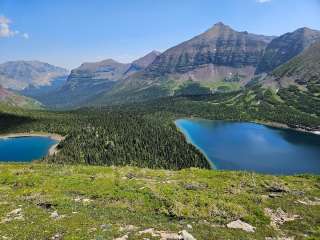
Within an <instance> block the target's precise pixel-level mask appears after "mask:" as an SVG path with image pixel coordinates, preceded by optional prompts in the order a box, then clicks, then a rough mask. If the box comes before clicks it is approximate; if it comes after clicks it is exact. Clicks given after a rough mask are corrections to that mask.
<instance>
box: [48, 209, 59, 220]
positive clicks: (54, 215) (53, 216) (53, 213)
mask: <svg viewBox="0 0 320 240" xmlns="http://www.w3.org/2000/svg"><path fill="white" fill-rule="evenodd" d="M50 217H51V218H53V219H58V218H59V217H60V216H59V214H58V212H57V211H54V212H52V213H51V215H50Z"/></svg>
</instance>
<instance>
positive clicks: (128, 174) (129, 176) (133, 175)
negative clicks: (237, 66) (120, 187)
mask: <svg viewBox="0 0 320 240" xmlns="http://www.w3.org/2000/svg"><path fill="white" fill-rule="evenodd" d="M126 177H127V178H128V179H133V178H135V177H136V175H135V174H134V173H131V172H129V173H127V174H126Z"/></svg>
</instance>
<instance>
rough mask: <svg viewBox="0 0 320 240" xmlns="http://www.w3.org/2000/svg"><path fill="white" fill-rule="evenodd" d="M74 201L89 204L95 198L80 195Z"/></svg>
mask: <svg viewBox="0 0 320 240" xmlns="http://www.w3.org/2000/svg"><path fill="white" fill-rule="evenodd" d="M74 201H75V202H82V203H83V204H89V203H91V202H92V201H93V200H92V199H90V198H83V197H80V196H78V197H76V198H75V199H74Z"/></svg>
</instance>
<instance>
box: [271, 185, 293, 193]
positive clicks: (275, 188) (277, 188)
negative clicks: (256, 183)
mask: <svg viewBox="0 0 320 240" xmlns="http://www.w3.org/2000/svg"><path fill="white" fill-rule="evenodd" d="M267 191H268V192H273V193H286V192H289V189H288V188H287V187H285V186H282V185H278V184H275V185H272V186H269V187H268V188H267Z"/></svg>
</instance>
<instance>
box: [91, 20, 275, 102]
mask: <svg viewBox="0 0 320 240" xmlns="http://www.w3.org/2000/svg"><path fill="white" fill-rule="evenodd" d="M272 39H273V37H268V36H262V35H254V34H250V33H247V32H237V31H235V30H233V29H231V28H230V27H229V26H226V25H224V24H223V23H217V24H215V25H214V26H213V27H212V28H211V29H209V30H208V31H206V32H204V33H203V34H200V35H199V36H196V37H194V38H192V39H191V40H189V41H186V42H183V43H181V44H179V45H177V46H175V47H173V48H170V49H169V50H167V51H165V52H164V53H163V54H161V55H159V56H158V57H157V58H156V59H155V60H154V62H153V63H152V64H150V65H149V66H148V67H147V68H146V69H145V70H143V71H141V72H139V73H137V74H134V75H132V76H130V77H128V78H127V79H125V80H122V81H119V82H118V83H117V84H116V85H115V86H114V87H113V89H112V91H109V92H107V93H105V94H102V95H101V96H99V98H98V99H97V100H96V101H95V104H108V103H111V102H121V101H132V100H133V101H136V100H138V101H139V100H142V99H146V98H156V97H161V96H167V95H173V94H175V92H176V91H177V92H181V91H180V90H181V89H180V88H181V87H182V88H184V87H187V88H189V86H187V85H186V84H185V83H186V82H189V83H191V84H193V88H196V92H199V89H202V90H204V91H205V92H207V91H212V90H215V89H216V87H217V86H220V85H221V83H232V84H236V85H238V87H240V86H242V85H244V84H246V83H247V82H248V81H249V80H250V79H251V78H252V77H253V76H254V72H255V69H256V66H257V65H258V63H259V62H260V60H261V58H262V56H263V52H264V50H265V48H266V47H267V44H268V43H269V42H270V41H271V40H272ZM194 82H195V83H194ZM203 85H204V86H205V87H206V89H203ZM202 90H201V91H202ZM182 92H183V91H182Z"/></svg>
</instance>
